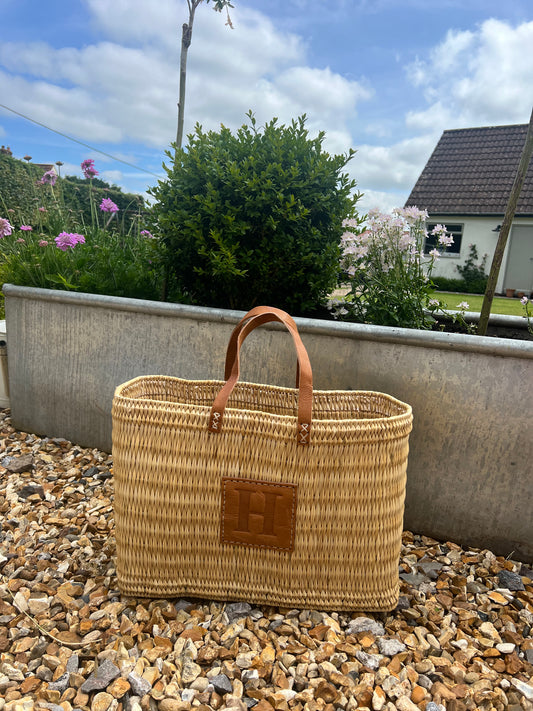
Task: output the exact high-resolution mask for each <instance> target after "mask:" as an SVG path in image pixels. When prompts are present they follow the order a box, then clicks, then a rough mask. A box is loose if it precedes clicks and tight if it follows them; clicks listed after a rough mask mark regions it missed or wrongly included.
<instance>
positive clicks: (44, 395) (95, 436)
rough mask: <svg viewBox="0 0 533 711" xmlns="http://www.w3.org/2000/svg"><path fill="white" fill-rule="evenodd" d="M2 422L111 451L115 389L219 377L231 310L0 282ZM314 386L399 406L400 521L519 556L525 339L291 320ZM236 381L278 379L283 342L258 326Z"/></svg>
mask: <svg viewBox="0 0 533 711" xmlns="http://www.w3.org/2000/svg"><path fill="white" fill-rule="evenodd" d="M4 294H5V298H6V319H7V331H8V338H9V387H10V400H11V408H12V418H13V423H14V425H15V427H17V428H19V429H21V430H23V431H27V432H35V433H38V434H44V435H47V436H49V437H64V438H66V439H69V440H71V441H73V442H75V443H77V444H80V445H82V446H88V447H98V448H100V449H103V450H105V451H110V449H111V412H110V411H111V401H112V397H113V392H114V389H115V387H116V386H117V385H118V384H119V383H121V382H124V381H125V380H129V379H130V378H133V377H135V376H137V375H148V374H165V375H174V376H177V377H181V378H190V379H212V378H216V379H221V378H222V377H223V368H224V356H225V349H226V346H227V342H228V338H229V335H230V333H231V330H232V328H233V326H234V324H235V323H236V322H237V321H238V320H239V319H240V318H241V317H242V315H243V314H242V313H241V312H236V311H226V310H221V309H208V308H201V307H195V306H185V305H178V304H165V303H158V302H147V301H137V300H133V299H122V298H116V297H108V296H96V295H89V294H77V293H72V292H64V291H51V290H44V289H33V288H28V287H18V286H12V285H6V286H5V287H4ZM296 321H297V324H298V327H299V329H300V332H301V335H302V339H303V341H304V343H305V345H306V347H307V349H308V352H309V356H310V359H311V363H312V366H313V372H314V385H315V388H317V389H322V390H329V389H339V390H350V389H359V390H376V391H380V392H385V393H389V394H391V395H393V396H395V397H397V398H399V399H401V400H404V401H405V402H408V403H410V404H411V405H412V407H413V413H414V429H413V432H412V435H411V440H410V455H409V466H408V486H407V499H406V509H405V527H406V528H407V529H409V530H412V531H415V532H418V533H423V534H426V535H428V536H433V537H435V538H438V539H444V540H451V541H457V542H460V543H462V544H465V545H469V546H475V547H481V548H489V549H491V550H493V551H495V552H496V553H498V554H502V555H505V556H507V555H512V556H513V557H515V558H518V559H522V560H524V561H529V562H531V561H533V514H532V511H533V477H532V469H533V466H532V462H533V436H532V435H533V426H532V423H533V342H531V341H521V340H508V339H502V338H488V337H487V338H482V337H478V336H466V335H459V334H448V333H433V332H426V331H415V330H408V329H396V328H384V327H378V326H368V325H362V324H347V323H336V322H330V321H322V320H314V319H296ZM242 363H243V376H242V377H243V380H249V381H256V382H265V383H270V384H278V385H289V386H290V385H292V384H293V379H294V372H295V356H294V352H293V347H292V341H291V339H290V336H288V335H287V334H286V333H284V332H283V331H282V330H280V328H279V327H278V326H272V325H269V326H266V327H263V328H262V329H260V330H259V331H257V332H254V334H253V335H252V336H251V337H250V338H249V339H248V340H247V341H246V343H245V345H244V348H243V356H242Z"/></svg>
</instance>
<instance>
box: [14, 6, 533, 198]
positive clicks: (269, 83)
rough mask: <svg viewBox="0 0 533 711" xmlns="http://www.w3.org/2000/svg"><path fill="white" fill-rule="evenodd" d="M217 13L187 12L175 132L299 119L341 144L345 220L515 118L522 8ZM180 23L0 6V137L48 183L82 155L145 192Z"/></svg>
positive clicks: (155, 14) (527, 15) (177, 14)
mask: <svg viewBox="0 0 533 711" xmlns="http://www.w3.org/2000/svg"><path fill="white" fill-rule="evenodd" d="M233 5H234V8H233V9H231V10H230V11H229V12H230V19H231V24H232V25H233V29H232V28H231V27H230V26H229V24H228V22H227V17H226V13H218V12H215V11H214V10H213V3H210V4H206V2H203V3H202V4H201V5H200V6H199V7H198V9H197V11H196V17H195V21H194V28H193V35H192V43H191V47H190V50H189V57H188V67H187V96H186V107H185V114H186V115H185V133H190V132H191V130H192V129H193V127H194V124H195V123H196V122H198V123H200V124H201V125H202V127H203V129H204V130H208V129H209V130H211V129H213V130H217V129H218V128H219V127H220V124H224V125H225V126H227V127H229V128H230V129H232V130H236V129H237V128H238V127H239V126H240V125H242V124H243V123H245V122H246V121H247V118H246V113H247V112H248V111H249V110H250V109H251V110H252V111H253V113H254V114H255V117H256V119H257V122H258V124H260V125H261V124H264V123H266V122H267V121H269V120H271V119H272V118H273V117H277V118H278V120H279V122H280V123H290V121H291V120H292V119H293V118H296V117H298V116H300V115H302V114H304V113H305V114H306V115H307V127H308V129H309V131H310V134H311V135H312V136H314V135H316V133H317V132H318V131H324V132H325V134H326V137H325V141H324V144H323V145H324V149H325V150H327V151H328V152H329V153H335V154H338V153H346V152H347V151H348V150H349V149H350V148H353V149H354V150H356V154H355V156H354V157H353V158H352V160H351V161H350V162H349V163H348V164H347V166H346V172H348V173H349V175H350V177H351V178H353V179H355V180H356V182H357V189H358V190H359V191H360V192H362V193H363V197H362V198H361V199H360V201H359V203H358V207H359V210H360V212H363V211H367V210H369V209H370V208H374V207H377V208H380V209H382V210H385V211H389V210H391V209H392V208H394V207H397V206H401V205H403V204H404V202H405V200H406V199H407V197H408V195H409V193H410V191H411V189H412V188H413V186H414V184H415V182H416V180H417V178H418V176H419V174H420V172H421V171H422V169H423V167H424V165H425V163H426V161H427V159H428V158H429V156H430V155H431V152H432V150H433V149H434V147H435V145H436V143H437V141H438V139H439V137H440V136H441V134H442V132H443V131H444V130H447V129H454V128H468V127H475V126H495V125H505V124H516V123H527V122H528V121H529V117H530V114H531V109H532V106H533V2H532V1H531V0H506V2H501V0H498V1H497V2H496V1H495V0H233ZM187 16H188V10H187V2H186V0H151V1H150V2H147V0H47V1H46V2H43V1H42V0H0V40H1V41H0V104H1V105H3V106H5V107H8V108H9V109H10V110H7V109H5V108H2V107H1V106H0V144H4V145H6V146H10V148H11V150H12V152H13V155H14V156H15V157H16V158H23V157H24V156H25V155H30V156H32V162H35V163H56V162H57V161H61V162H62V163H63V165H62V166H61V175H78V176H80V177H81V175H82V174H81V171H80V163H81V162H82V161H83V160H84V159H86V158H93V159H94V160H95V166H96V168H97V169H98V170H99V172H100V177H102V178H103V179H105V180H107V181H109V182H110V183H112V184H115V185H119V186H120V187H122V188H123V190H125V191H127V192H137V193H142V194H145V193H146V190H147V189H148V188H149V187H150V186H153V185H155V184H156V183H157V181H158V180H163V179H164V177H165V172H164V170H163V168H162V163H163V161H165V160H167V159H166V156H165V150H167V149H168V148H169V146H170V143H171V142H172V141H173V140H175V136H176V125H177V96H178V85H179V54H180V45H181V25H182V23H183V22H185V21H186V20H187ZM13 112H17V113H13ZM19 114H23V115H24V116H26V117H28V118H29V119H32V120H33V122H32V121H30V120H28V118H23V117H22V116H20V115H19ZM34 122H37V123H34ZM38 124H44V126H47V127H48V128H45V127H44V126H42V125H38ZM50 129H53V131H52V130H50ZM60 134H65V135H66V136H69V137H70V138H72V139H75V140H76V141H78V142H81V144H86V145H80V143H76V142H74V141H71V140H69V139H68V138H66V137H65V136H63V135H60Z"/></svg>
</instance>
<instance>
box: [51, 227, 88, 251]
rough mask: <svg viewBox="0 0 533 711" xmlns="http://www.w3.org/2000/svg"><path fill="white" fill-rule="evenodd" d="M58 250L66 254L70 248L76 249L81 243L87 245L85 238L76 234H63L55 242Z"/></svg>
mask: <svg viewBox="0 0 533 711" xmlns="http://www.w3.org/2000/svg"><path fill="white" fill-rule="evenodd" d="M54 242H55V243H56V245H57V248H58V249H60V250H61V251H62V252H66V251H67V249H69V248H74V247H75V246H76V245H77V244H79V243H85V237H84V236H83V235H79V234H77V233H76V232H61V233H60V234H59V235H58V236H57V237H56V238H55V240H54Z"/></svg>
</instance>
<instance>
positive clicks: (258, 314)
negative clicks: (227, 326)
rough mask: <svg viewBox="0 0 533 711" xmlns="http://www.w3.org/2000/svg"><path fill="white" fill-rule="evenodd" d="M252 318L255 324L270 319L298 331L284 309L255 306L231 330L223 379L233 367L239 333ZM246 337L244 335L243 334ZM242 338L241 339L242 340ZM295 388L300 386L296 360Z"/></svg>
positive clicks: (298, 367) (225, 378) (298, 368)
mask: <svg viewBox="0 0 533 711" xmlns="http://www.w3.org/2000/svg"><path fill="white" fill-rule="evenodd" d="M252 318H254V319H257V322H256V326H260V325H262V324H264V323H269V322H271V321H279V322H281V323H283V324H285V325H286V326H287V328H289V327H292V329H294V330H295V331H298V327H297V326H296V322H295V321H294V319H293V318H292V316H289V314H288V313H286V312H285V311H282V310H281V309H277V308H275V307H274V306H256V307H255V308H254V309H252V310H251V311H249V312H248V313H247V314H246V316H244V317H243V318H242V319H241V320H240V321H239V323H238V324H237V326H235V328H234V329H233V332H232V334H231V336H230V340H229V343H228V349H227V351H226V365H225V368H224V380H227V379H228V378H229V377H230V375H231V371H232V369H233V363H234V362H235V357H236V355H237V349H238V346H237V341H238V339H239V335H240V334H241V332H242V330H243V328H244V327H245V325H246V324H247V323H249V322H250V320H251V319H252ZM244 338H246V336H244ZM244 338H243V340H244ZM295 387H296V388H299V387H300V363H299V361H298V360H297V361H296V386H295Z"/></svg>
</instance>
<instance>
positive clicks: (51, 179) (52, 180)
mask: <svg viewBox="0 0 533 711" xmlns="http://www.w3.org/2000/svg"><path fill="white" fill-rule="evenodd" d="M56 180H57V173H56V172H55V170H47V171H46V173H43V176H42V178H41V179H40V180H39V185H51V186H52V187H54V185H55V184H56Z"/></svg>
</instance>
